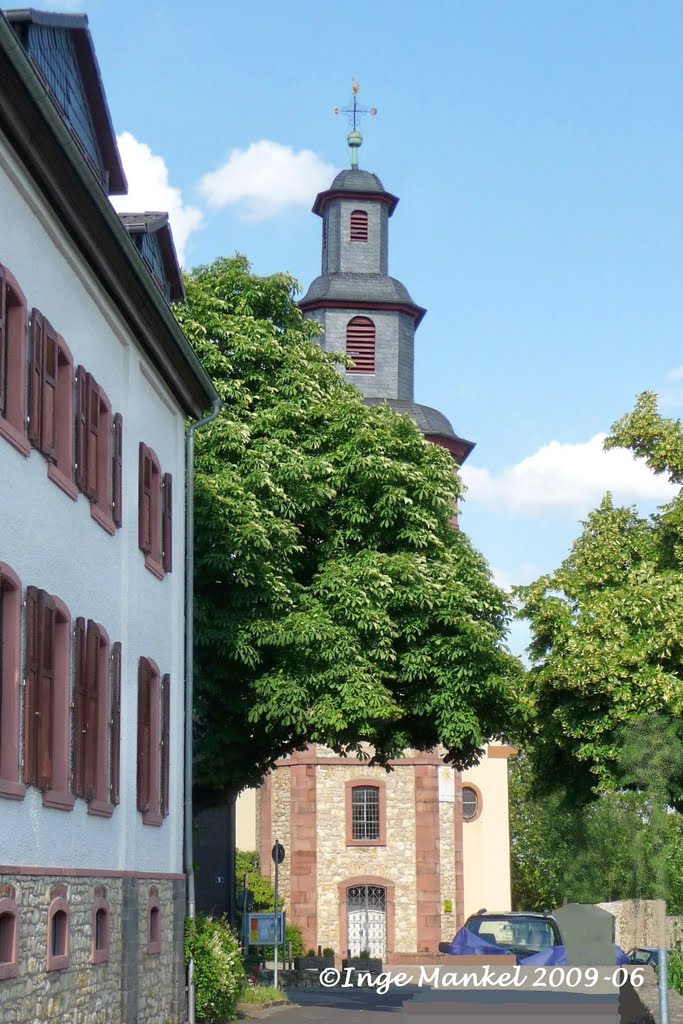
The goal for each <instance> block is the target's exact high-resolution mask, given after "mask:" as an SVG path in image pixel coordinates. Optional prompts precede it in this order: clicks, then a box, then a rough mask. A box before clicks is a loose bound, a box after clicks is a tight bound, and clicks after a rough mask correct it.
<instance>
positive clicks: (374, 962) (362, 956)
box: [342, 949, 382, 974]
mask: <svg viewBox="0 0 683 1024" xmlns="http://www.w3.org/2000/svg"><path fill="white" fill-rule="evenodd" d="M342 967H343V968H344V969H346V968H347V967H352V968H353V969H354V970H356V971H363V972H365V973H366V974H381V973H382V960H381V958H380V957H378V956H370V950H369V949H361V951H360V953H359V954H358V955H357V956H349V957H347V958H346V959H345V960H342Z"/></svg>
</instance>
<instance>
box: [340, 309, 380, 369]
mask: <svg viewBox="0 0 683 1024" xmlns="http://www.w3.org/2000/svg"><path fill="white" fill-rule="evenodd" d="M346 355H347V357H348V359H350V360H351V366H347V368H346V372H347V373H374V372H375V325H374V323H373V322H372V320H371V319H370V318H369V317H367V316H354V317H353V319H351V320H349V322H348V324H347V325H346Z"/></svg>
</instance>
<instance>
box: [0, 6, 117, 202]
mask: <svg viewBox="0 0 683 1024" xmlns="http://www.w3.org/2000/svg"><path fill="white" fill-rule="evenodd" d="M4 15H5V17H6V18H7V20H8V21H9V23H10V24H11V25H12V27H13V29H14V31H15V33H16V35H17V36H18V38H19V41H20V42H21V45H22V46H23V48H24V50H25V51H26V54H27V56H28V58H29V60H30V61H31V64H32V65H33V68H34V70H35V72H36V74H37V76H38V78H39V79H40V80H41V82H42V83H43V85H44V86H45V89H46V90H47V92H48V93H49V95H50V97H51V98H52V100H53V102H54V104H55V106H56V107H57V109H58V110H59V112H60V114H61V115H62V118H63V120H64V123H65V124H66V125H67V127H68V128H69V130H70V132H71V134H72V135H73V137H74V139H75V140H76V143H77V144H78V146H79V148H80V150H81V152H82V153H83V156H84V157H85V159H86V161H87V163H88V164H89V166H90V168H91V169H92V171H93V173H94V174H95V177H96V178H97V180H98V181H99V182H100V185H101V186H102V188H103V189H104V191H105V192H106V193H107V195H125V194H126V193H127V191H128V184H127V182H126V176H125V174H124V171H123V166H122V164H121V158H120V156H119V151H118V146H117V144H116V136H115V135H114V129H113V127H112V123H111V117H110V114H109V107H108V105H107V99H106V96H105V94H104V88H103V86H102V79H101V77H100V69H99V65H98V63H97V58H96V56H95V49H94V46H93V42H92V38H91V35H90V30H89V29H88V19H87V17H86V15H85V14H53V13H51V12H48V11H35V10H32V9H30V8H28V9H25V10H12V11H4Z"/></svg>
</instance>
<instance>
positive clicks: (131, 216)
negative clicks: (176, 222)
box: [119, 210, 185, 302]
mask: <svg viewBox="0 0 683 1024" xmlns="http://www.w3.org/2000/svg"><path fill="white" fill-rule="evenodd" d="M119 220H120V221H121V223H122V224H123V226H124V227H125V229H126V231H127V232H128V234H129V235H144V234H149V235H151V234H156V235H157V237H158V239H159V247H160V249H161V255H162V258H163V261H164V271H165V273H166V278H167V280H168V283H169V285H170V296H169V298H170V301H171V302H183V300H184V299H185V287H184V285H183V278H182V275H181V273H180V265H179V263H178V255H177V253H176V249H175V244H174V242H173V233H172V231H171V225H170V224H169V220H168V214H167V213H160V212H157V211H150V210H147V211H146V212H145V213H120V214H119ZM152 276H153V277H154V279H155V280H156V277H155V275H154V274H152Z"/></svg>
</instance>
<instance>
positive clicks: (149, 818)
mask: <svg viewBox="0 0 683 1024" xmlns="http://www.w3.org/2000/svg"><path fill="white" fill-rule="evenodd" d="M170 706H171V677H170V675H168V674H166V675H164V677H163V679H162V678H161V676H160V673H159V667H158V665H157V663H156V662H155V661H153V660H152V659H151V658H140V660H139V662H138V719H137V721H138V740H137V808H138V810H139V811H140V812H141V813H142V821H143V824H144V825H156V826H159V825H161V824H163V820H164V818H165V817H167V816H168V813H169V808H170V793H169V783H170Z"/></svg>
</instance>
